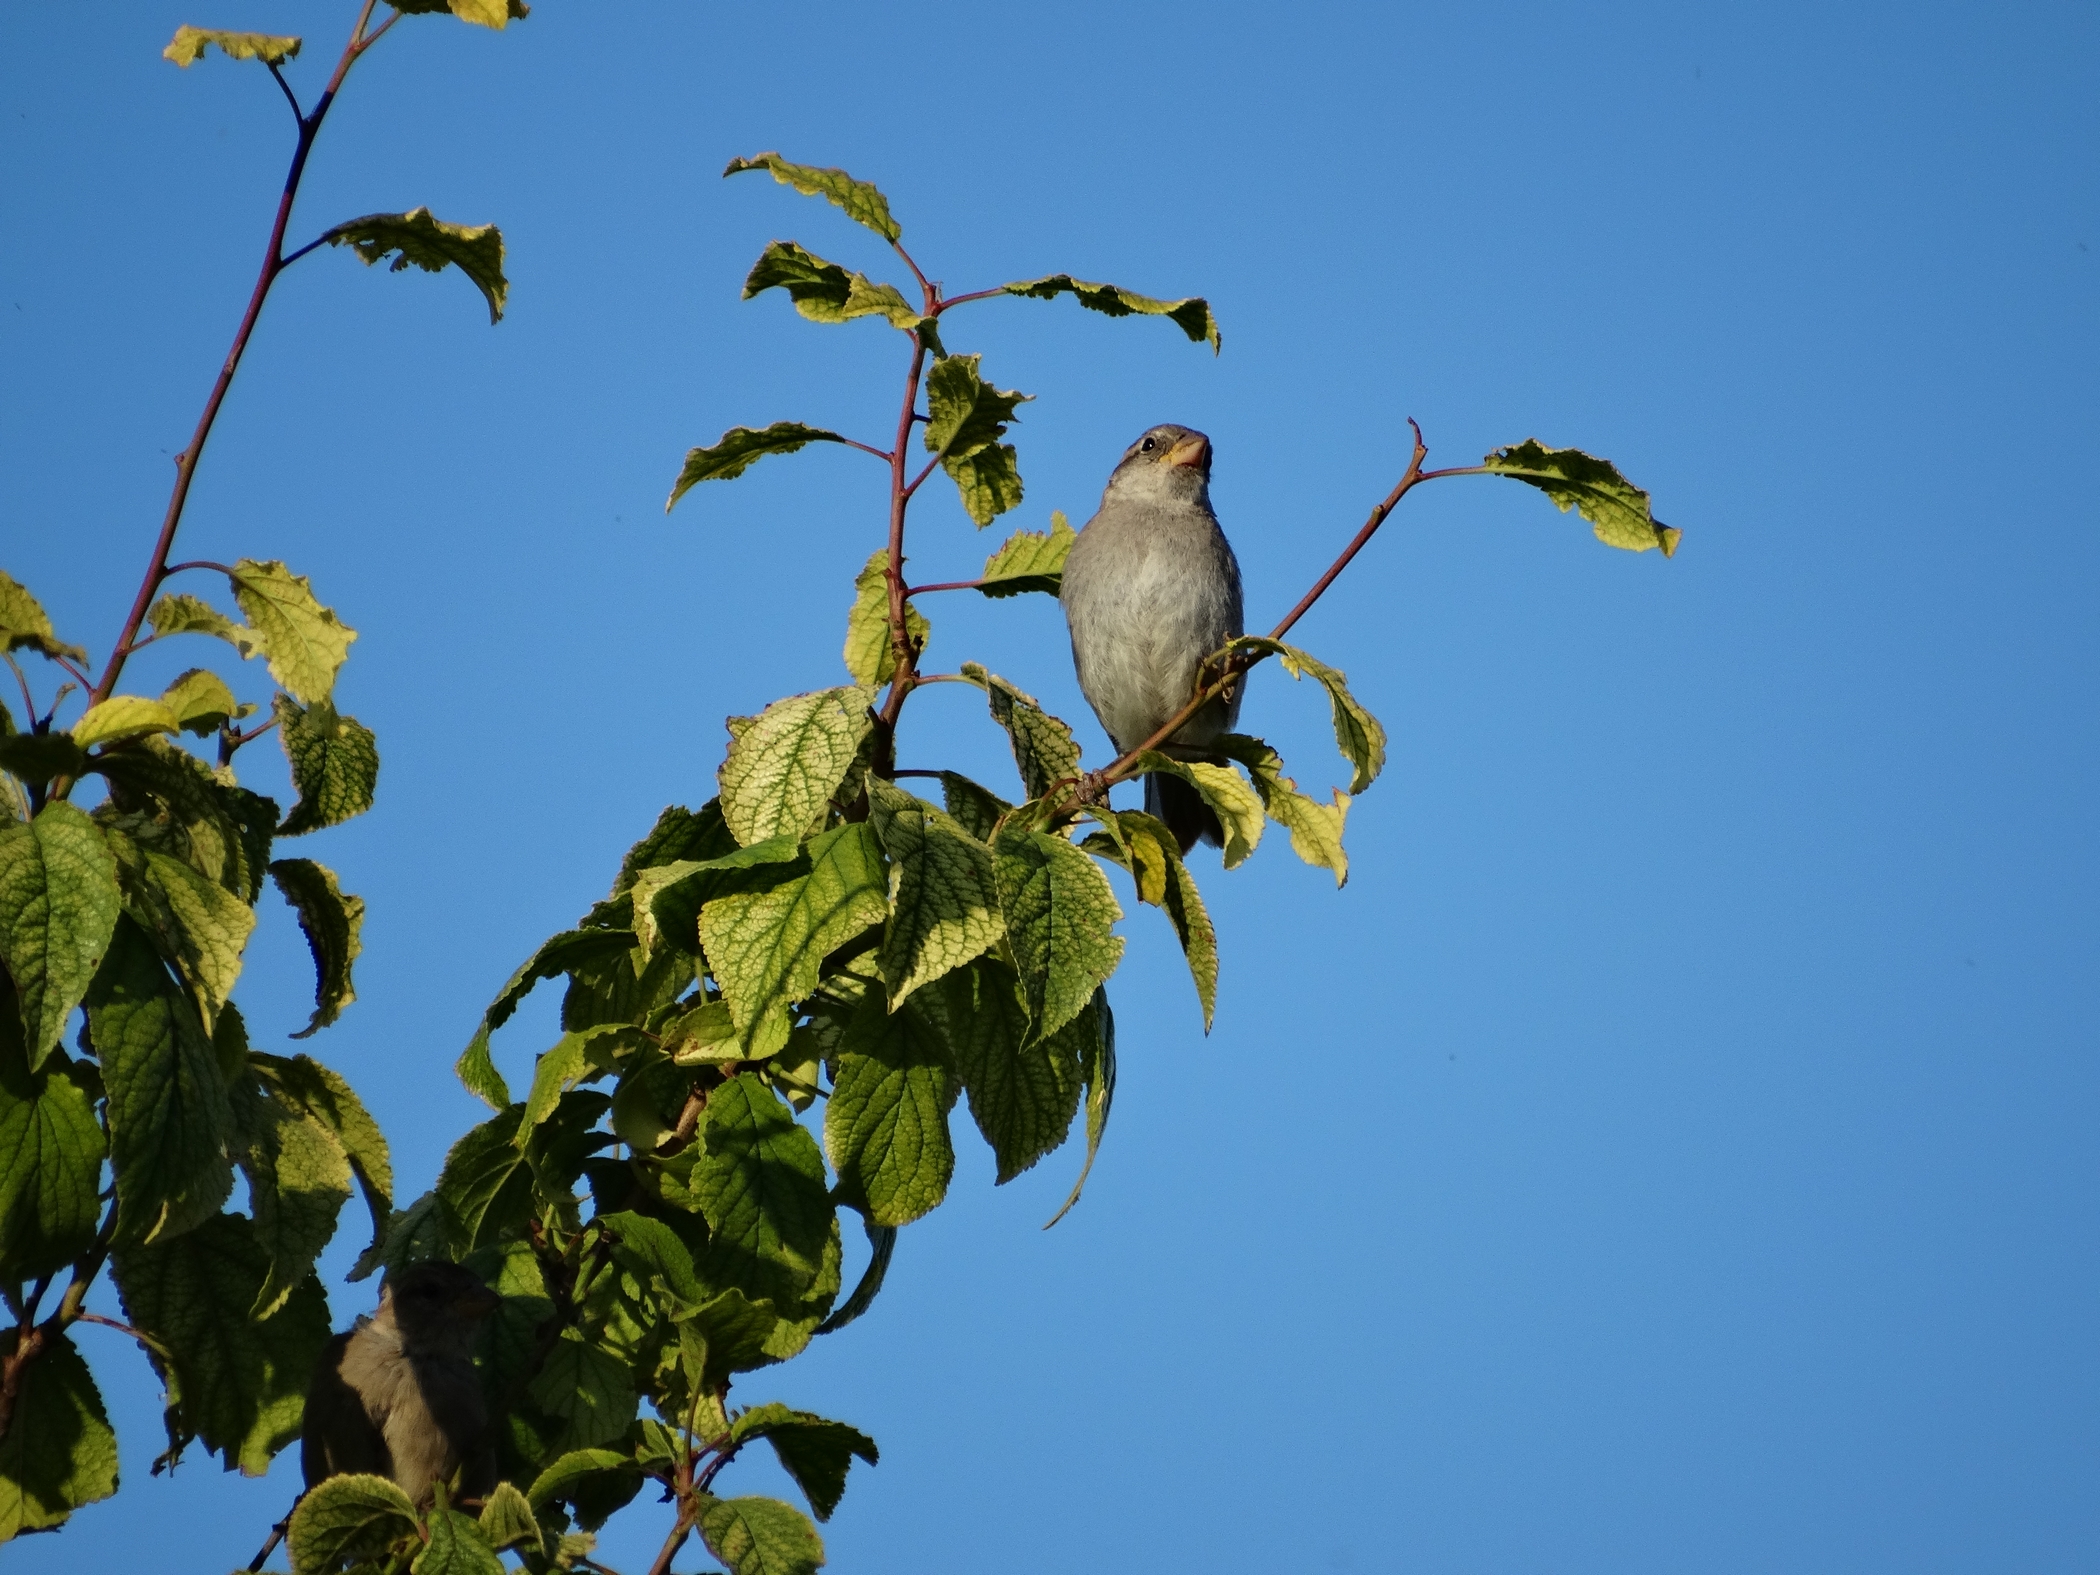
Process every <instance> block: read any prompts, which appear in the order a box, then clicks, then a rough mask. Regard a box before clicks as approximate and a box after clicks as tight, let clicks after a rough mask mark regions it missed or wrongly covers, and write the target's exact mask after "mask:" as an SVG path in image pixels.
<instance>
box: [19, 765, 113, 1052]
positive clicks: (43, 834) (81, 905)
mask: <svg viewBox="0 0 2100 1575" xmlns="http://www.w3.org/2000/svg"><path fill="white" fill-rule="evenodd" d="M121 902H122V899H121V897H120V895H119V893H118V891H117V864H116V860H115V858H114V857H113V856H112V855H111V853H110V851H109V845H108V844H107V843H105V842H104V841H103V840H102V833H101V831H100V830H99V829H98V828H97V827H96V825H95V823H94V822H93V821H92V820H90V819H89V818H88V817H87V816H86V815H85V814H83V813H82V812H81V811H80V810H79V809H76V808H75V807H74V806H73V805H72V804H70V803H66V802H64V801H57V802H53V803H49V804H46V805H45V806H44V808H43V811H42V813H40V814H39V815H38V816H37V817H36V819H34V820H32V821H30V822H29V823H28V824H26V825H24V824H22V823H21V822H19V821H17V822H13V823H11V824H6V825H0V962H4V963H5V964H6V965H7V971H8V973H9V975H10V976H11V977H12V978H13V979H14V982H15V990H16V992H17V997H18V1010H19V1012H20V1014H21V1023H22V1038H23V1042H24V1044H25V1045H26V1046H27V1050H28V1060H29V1067H30V1070H31V1071H34V1070H36V1068H38V1067H40V1066H42V1065H43V1064H44V1057H45V1056H47V1055H49V1054H50V1053H51V1047H52V1046H53V1045H55V1044H57V1043H58V1039H59V1035H60V1034H61V1033H63V1032H64V1030H65V1026H66V1020H67V1019H68V1018H69V1017H71V1016H72V1015H73V1008H74V1007H76V1006H78V1005H79V1004H80V1002H81V998H82V997H83V996H85V995H86V994H87V989H88V982H89V981H90V980H91V979H93V978H94V976H95V970H96V969H97V968H98V967H100V966H101V964H102V958H103V954H104V953H106V952H107V951H108V950H109V943H110V936H111V935H112V934H113V933H114V931H115V929H116V924H117V916H118V911H119V909H120V907H121Z"/></svg>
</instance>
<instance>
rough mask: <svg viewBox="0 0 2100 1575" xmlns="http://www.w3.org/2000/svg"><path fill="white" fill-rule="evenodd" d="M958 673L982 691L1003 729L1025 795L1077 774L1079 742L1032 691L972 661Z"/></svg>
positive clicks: (1037, 795)
mask: <svg viewBox="0 0 2100 1575" xmlns="http://www.w3.org/2000/svg"><path fill="white" fill-rule="evenodd" d="M962 676H963V677H964V678H966V679H968V680H969V681H970V682H971V683H973V684H975V685H977V686H978V687H979V688H980V689H982V690H983V691H984V692H985V696H986V698H987V699H988V700H989V701H990V702H991V707H992V719H993V720H994V721H996V722H997V723H998V724H999V725H1000V726H1001V727H1003V728H1005V729H1006V735H1007V739H1008V741H1009V742H1010V743H1011V744H1012V745H1013V751H1014V765H1015V766H1016V767H1018V768H1019V770H1020V773H1021V786H1022V789H1023V791H1024V792H1025V794H1026V796H1027V797H1029V798H1041V797H1042V796H1043V795H1044V794H1045V793H1047V792H1049V791H1050V789H1051V788H1052V787H1054V786H1055V785H1056V784H1057V783H1059V782H1062V781H1066V780H1069V779H1071V778H1074V777H1077V776H1078V775H1079V745H1078V744H1077V743H1075V742H1074V741H1073V738H1072V729H1071V728H1070V727H1068V726H1066V725H1065V723H1063V722H1061V721H1059V720H1058V719H1057V718H1056V717H1054V716H1052V715H1051V714H1050V713H1049V712H1047V711H1045V710H1044V709H1043V708H1042V707H1041V706H1040V705H1038V704H1037V703H1036V700H1035V697H1034V696H1033V695H1030V694H1027V693H1026V692H1024V691H1023V690H1021V689H1019V688H1017V687H1015V686H1014V685H1013V684H1010V683H1008V682H1007V681H1006V680H1005V679H1004V678H1001V677H1000V676H999V675H998V674H997V673H989V672H986V671H985V670H984V668H982V667H980V666H979V665H978V664H977V663H975V662H965V663H963V664H962Z"/></svg>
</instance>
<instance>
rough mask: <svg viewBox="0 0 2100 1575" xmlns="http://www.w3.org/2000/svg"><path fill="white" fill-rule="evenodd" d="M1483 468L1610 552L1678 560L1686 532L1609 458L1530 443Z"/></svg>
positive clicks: (1501, 451) (1498, 453)
mask: <svg viewBox="0 0 2100 1575" xmlns="http://www.w3.org/2000/svg"><path fill="white" fill-rule="evenodd" d="M1481 464H1482V465H1483V466H1484V467H1485V468H1486V470H1487V472H1488V474H1489V475H1491V476H1507V477H1509V478H1510V479H1511V480H1512V481H1522V482H1525V483H1527V484H1529V485H1531V486H1534V487H1537V488H1538V489H1539V491H1541V492H1543V493H1545V494H1546V496H1547V497H1549V498H1551V499H1552V500H1553V501H1554V503H1555V504H1556V505H1557V506H1558V507H1559V509H1560V511H1561V512H1562V513H1563V514H1565V513H1566V512H1567V511H1568V510H1569V509H1575V510H1578V511H1579V512H1580V513H1581V515H1582V517H1583V518H1584V519H1586V520H1588V521H1589V522H1590V529H1591V530H1593V531H1594V532H1595V533H1596V536H1597V539H1598V540H1599V541H1601V542H1603V543H1604V544H1605V546H1607V547H1622V548H1624V549H1626V550H1627V551H1629V552H1646V551H1647V550H1648V549H1649V548H1650V547H1660V548H1662V553H1663V556H1664V557H1665V558H1669V557H1674V556H1675V555H1676V552H1677V543H1678V541H1679V540H1680V539H1682V537H1683V535H1684V532H1683V531H1681V530H1678V529H1677V528H1676V527H1674V526H1670V525H1664V524H1662V523H1661V522H1659V521H1658V520H1657V519H1656V518H1655V514H1654V511H1653V510H1652V509H1651V508H1650V507H1649V504H1648V494H1647V493H1646V492H1644V491H1642V490H1641V489H1640V488H1639V487H1636V486H1635V485H1634V484H1633V483H1632V482H1630V481H1628V480H1627V479H1626V478H1625V477H1624V476H1622V475H1620V474H1619V467H1618V466H1616V465H1614V464H1613V463H1612V462H1611V461H1610V460H1608V459H1599V458H1597V457H1596V456H1595V455H1594V454H1585V453H1583V451H1582V450H1581V449H1579V448H1547V447H1546V446H1545V445H1544V444H1543V443H1541V442H1539V440H1538V439H1537V438H1526V439H1525V440H1524V441H1523V442H1521V443H1516V444H1512V445H1510V446H1509V447H1507V448H1498V449H1496V450H1495V451H1494V453H1492V454H1490V455H1488V456H1487V458H1486V459H1484V460H1482V461H1481ZM1357 791H1359V792H1361V791H1362V790H1361V789H1358V790H1357Z"/></svg>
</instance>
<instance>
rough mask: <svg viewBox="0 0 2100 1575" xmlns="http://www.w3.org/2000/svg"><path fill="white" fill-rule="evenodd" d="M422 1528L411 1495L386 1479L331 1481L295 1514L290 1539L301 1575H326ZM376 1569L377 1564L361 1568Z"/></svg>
mask: <svg viewBox="0 0 2100 1575" xmlns="http://www.w3.org/2000/svg"><path fill="white" fill-rule="evenodd" d="M421 1530H422V1526H421V1523H420V1522H419V1521H418V1520H417V1519H416V1507H415V1505H413V1504H411V1503H410V1502H409V1501H408V1495H407V1494H406V1493H404V1492H402V1491H401V1489H400V1488H398V1487H396V1486H395V1485H394V1484H393V1483H392V1482H390V1481H389V1480H388V1479H387V1478H385V1477H373V1476H340V1477H330V1478H328V1479H327V1480H326V1481H325V1482H322V1483H320V1484H319V1485H317V1486H316V1487H314V1488H313V1489H312V1490H311V1491H309V1492H308V1493H307V1494H306V1496H305V1497H303V1498H301V1499H300V1500H299V1503H298V1505H297V1507H295V1508H294V1509H293V1510H292V1523H291V1530H290V1534H289V1536H288V1537H287V1539H286V1540H287V1541H288V1542H289V1544H290V1547H291V1555H292V1569H293V1570H294V1572H295V1575H323V1572H331V1571H334V1570H337V1569H340V1568H341V1567H342V1565H343V1563H344V1561H345V1560H349V1559H355V1558H359V1557H361V1556H370V1555H372V1554H375V1553H380V1552H382V1551H384V1550H385V1549H386V1548H387V1547H388V1546H389V1545H391V1544H393V1543H395V1542H398V1541H400V1540H401V1539H403V1538H405V1537H415V1536H418V1535H419V1534H420V1532H421ZM359 1567H360V1568H371V1567H373V1566H359Z"/></svg>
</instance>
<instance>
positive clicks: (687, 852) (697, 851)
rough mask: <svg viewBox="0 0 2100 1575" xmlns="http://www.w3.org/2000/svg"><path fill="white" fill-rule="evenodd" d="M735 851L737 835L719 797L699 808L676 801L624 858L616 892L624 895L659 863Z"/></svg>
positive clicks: (617, 895) (616, 880) (698, 860)
mask: <svg viewBox="0 0 2100 1575" xmlns="http://www.w3.org/2000/svg"><path fill="white" fill-rule="evenodd" d="M735 851H736V838H734V837H732V836H731V835H730V834H729V827H728V825H727V824H726V823H725V822H724V821H723V819H722V804H721V801H720V800H719V799H709V800H708V801H707V802H706V803H705V804H703V805H701V806H700V808H699V809H698V810H697V811H695V810H690V809H687V808H686V807H685V806H684V805H683V804H672V805H670V806H668V807H667V808H666V809H665V810H664V811H663V813H662V814H660V815H658V816H657V817H656V824H655V825H654V826H651V827H650V828H649V834H648V835H647V836H645V837H643V838H642V840H641V841H639V842H637V843H636V844H635V845H634V846H633V847H631V848H629V849H628V850H627V856H626V857H625V858H624V859H622V860H621V861H620V873H619V874H618V875H617V876H616V877H615V878H614V880H613V888H612V896H613V898H614V899H618V898H619V897H621V896H623V895H624V894H625V893H626V891H627V889H628V888H629V887H631V886H632V885H633V884H634V882H635V877H636V876H637V875H639V874H641V872H642V871H643V870H645V869H651V868H653V867H654V866H656V865H658V864H676V863H679V862H680V861H681V860H688V859H689V860H692V861H694V862H695V863H698V862H703V861H705V860H707V859H718V858H720V857H721V856H722V855H723V854H725V853H733V852H735Z"/></svg>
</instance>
